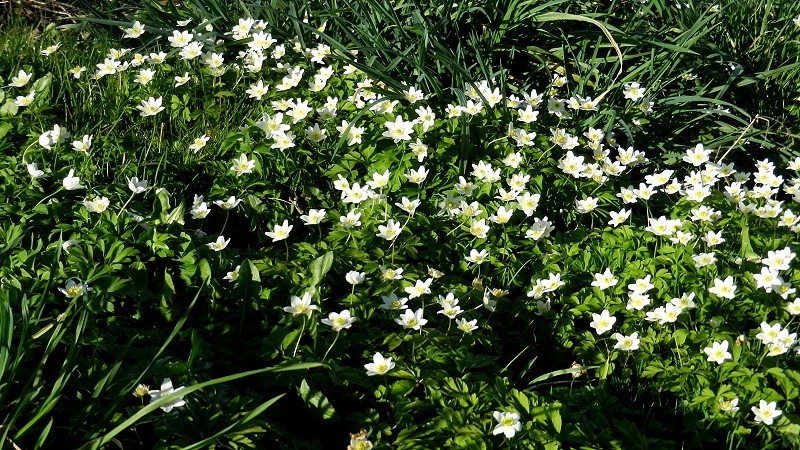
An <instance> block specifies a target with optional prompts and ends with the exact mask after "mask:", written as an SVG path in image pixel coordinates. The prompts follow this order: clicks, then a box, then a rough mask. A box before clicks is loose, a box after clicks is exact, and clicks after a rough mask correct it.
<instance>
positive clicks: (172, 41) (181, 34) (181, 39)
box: [167, 30, 194, 48]
mask: <svg viewBox="0 0 800 450" xmlns="http://www.w3.org/2000/svg"><path fill="white" fill-rule="evenodd" d="M192 39H194V36H193V35H192V33H191V32H189V31H178V30H173V31H172V36H169V37H168V38H167V40H168V41H169V45H170V46H172V47H177V48H182V47H186V46H187V45H189V42H191V41H192Z"/></svg>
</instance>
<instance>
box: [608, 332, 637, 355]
mask: <svg viewBox="0 0 800 450" xmlns="http://www.w3.org/2000/svg"><path fill="white" fill-rule="evenodd" d="M614 339H616V340H617V343H616V345H614V348H616V349H617V350H624V351H632V350H638V349H639V333H638V332H636V331H634V332H633V334H631V335H630V336H624V335H622V334H619V333H614Z"/></svg>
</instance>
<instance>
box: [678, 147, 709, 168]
mask: <svg viewBox="0 0 800 450" xmlns="http://www.w3.org/2000/svg"><path fill="white" fill-rule="evenodd" d="M709 155H711V150H707V149H705V148H703V144H697V145H696V146H695V147H694V149H689V150H687V151H686V154H685V155H684V156H683V160H684V161H685V162H687V163H689V164H691V165H693V166H695V167H699V166H702V165H703V164H705V163H706V162H707V161H708V157H709Z"/></svg>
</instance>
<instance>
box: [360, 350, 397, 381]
mask: <svg viewBox="0 0 800 450" xmlns="http://www.w3.org/2000/svg"><path fill="white" fill-rule="evenodd" d="M364 368H365V369H367V376H370V377H371V376H373V375H385V374H386V373H387V372H389V371H390V370H392V369H394V362H393V361H392V358H384V357H383V355H381V354H380V353H375V355H374V356H373V357H372V362H371V363H368V364H364Z"/></svg>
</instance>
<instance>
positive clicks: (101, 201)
mask: <svg viewBox="0 0 800 450" xmlns="http://www.w3.org/2000/svg"><path fill="white" fill-rule="evenodd" d="M110 203H111V202H110V200H109V199H108V197H94V198H91V199H89V198H87V199H84V200H83V206H85V207H86V209H88V210H89V212H93V213H102V212H103V211H105V210H107V209H108V205H109V204H110Z"/></svg>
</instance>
